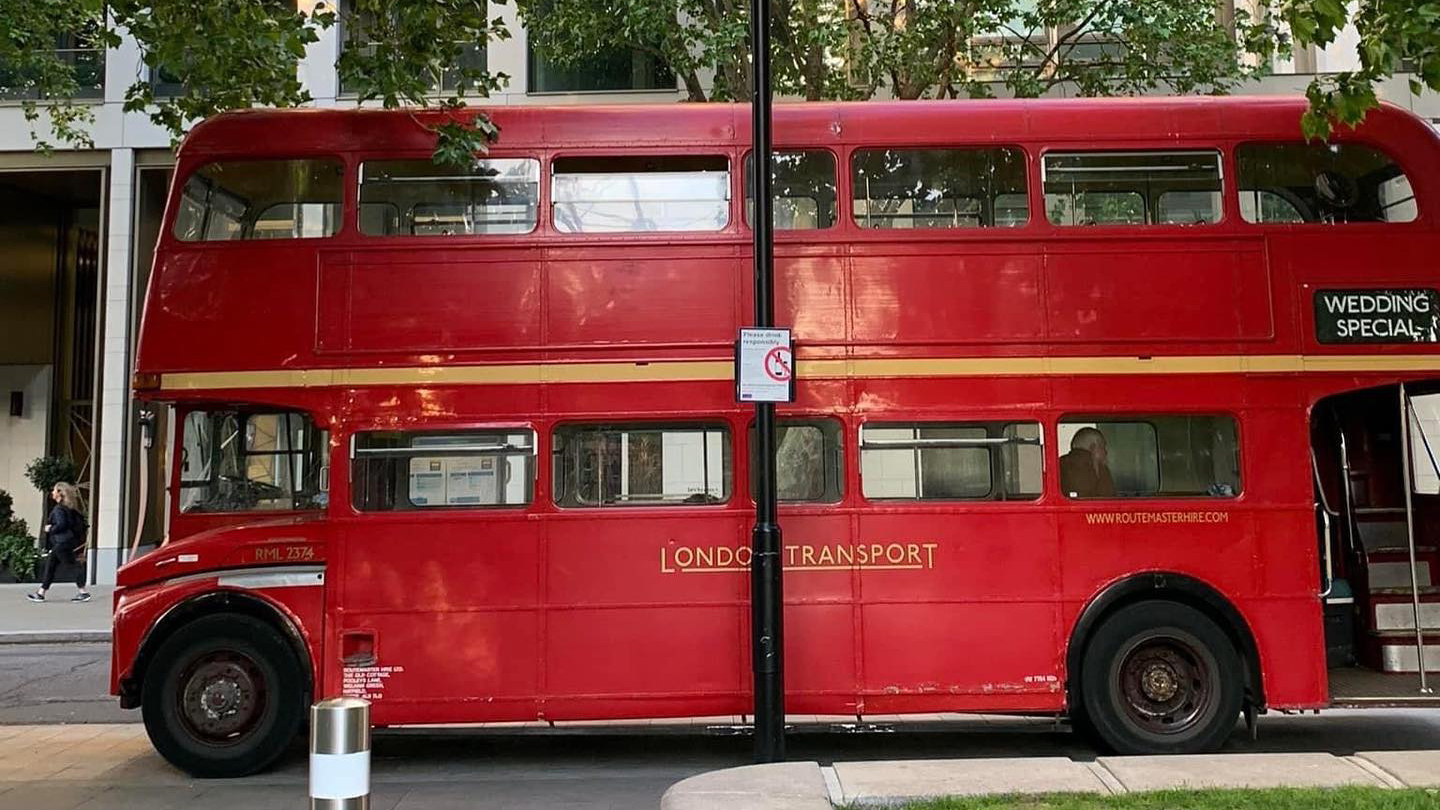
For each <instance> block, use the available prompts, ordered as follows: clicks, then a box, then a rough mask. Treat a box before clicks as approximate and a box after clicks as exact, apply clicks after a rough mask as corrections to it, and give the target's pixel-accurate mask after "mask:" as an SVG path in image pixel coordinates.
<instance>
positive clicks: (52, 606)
mask: <svg viewBox="0 0 1440 810" xmlns="http://www.w3.org/2000/svg"><path fill="white" fill-rule="evenodd" d="M39 587H40V586H38V585H36V584H34V583H33V582H32V583H28V584H24V583H22V584H16V585H0V644H27V643H29V644H66V643H73V642H81V641H109V640H110V609H111V607H112V604H111V603H112V602H113V601H114V600H113V592H114V590H115V589H114V588H113V587H112V586H110V585H92V586H90V587H89V588H88V589H87V590H89V591H90V594H91V596H92V597H93V598H92V599H91V600H90V601H89V602H84V603H75V602H71V601H70V597H72V596H74V595H75V583H73V582H57V583H55V585H54V586H53V587H52V588H51V589H50V592H49V593H48V594H46V597H45V601H44V602H39V603H36V602H31V601H29V600H27V599H26V598H25V594H27V593H30V592H31V591H35V590H38V589H39Z"/></svg>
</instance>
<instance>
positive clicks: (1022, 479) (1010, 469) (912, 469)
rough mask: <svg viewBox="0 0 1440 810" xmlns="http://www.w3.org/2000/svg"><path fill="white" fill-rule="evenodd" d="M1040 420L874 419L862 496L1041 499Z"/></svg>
mask: <svg viewBox="0 0 1440 810" xmlns="http://www.w3.org/2000/svg"><path fill="white" fill-rule="evenodd" d="M1040 435H1041V434H1040V425H1039V423H1036V422H921V423H900V424H894V423H892V424H886V423H871V424H866V425H864V426H863V427H862V428H861V429H860V480H861V485H860V489H861V494H863V495H864V496H865V497H866V498H868V499H870V500H922V501H925V500H948V501H956V500H967V501H968V500H1020V501H1033V500H1035V499H1036V498H1039V497H1040V492H1041V489H1042V487H1041V481H1042V469H1043V463H1044V462H1043V460H1042V455H1041V452H1040V446H1041V439H1040Z"/></svg>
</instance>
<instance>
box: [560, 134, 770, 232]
mask: <svg viewBox="0 0 1440 810" xmlns="http://www.w3.org/2000/svg"><path fill="white" fill-rule="evenodd" d="M612 157H614V158H627V159H642V158H664V157H679V158H703V157H723V158H724V159H725V161H726V166H727V169H726V172H727V174H728V177H727V179H726V183H725V193H726V195H727V196H726V208H725V210H726V223H725V227H723V228H719V229H716V230H707V231H693V230H690V231H568V230H562V229H561V228H560V227H559V226H558V225H557V224H556V221H555V178H556V177H557V174H556V172H555V164H557V163H559V162H560V161H563V160H569V159H577V158H579V159H593V158H612ZM738 159H739V157H738V154H737V151H736V149H735V148H733V147H731V146H729V145H724V144H722V145H718V146H716V147H715V148H714V149H707V150H706V151H704V152H700V153H693V154H686V153H685V152H683V151H679V150H678V148H677V147H668V148H667V147H644V148H637V149H624V148H617V147H584V148H574V149H562V150H559V151H555V152H548V153H546V155H545V157H544V158H543V160H542V161H541V167H540V207H541V213H540V230H543V231H544V233H545V234H546V236H547V237H549V238H550V239H554V240H577V241H589V242H601V241H622V242H632V241H634V240H643V241H662V242H674V241H697V242H706V241H714V240H717V239H726V241H728V238H727V237H733V236H734V235H735V234H737V233H740V227H741V224H740V223H741V221H742V220H743V219H744V201H743V199H742V197H743V189H739V185H737V179H736V172H735V166H736V165H737V160H738ZM741 182H742V183H743V181H741ZM538 232H539V231H537V233H538Z"/></svg>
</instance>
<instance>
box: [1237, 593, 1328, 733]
mask: <svg viewBox="0 0 1440 810" xmlns="http://www.w3.org/2000/svg"><path fill="white" fill-rule="evenodd" d="M1236 604H1237V607H1239V608H1240V613H1241V615H1242V616H1244V617H1245V620H1246V621H1247V622H1248V623H1249V624H1250V630H1251V632H1252V633H1254V635H1255V645H1256V647H1257V648H1258V649H1259V652H1260V674H1261V677H1262V678H1263V679H1264V684H1265V703H1266V705H1268V706H1270V707H1272V708H1277V709H1317V708H1320V707H1321V706H1324V705H1325V703H1326V672H1325V631H1324V627H1323V626H1322V624H1321V619H1320V610H1319V606H1318V603H1317V601H1316V599H1315V597H1314V596H1305V597H1288V598H1267V599H1250V600H1246V599H1241V600H1237V602H1236Z"/></svg>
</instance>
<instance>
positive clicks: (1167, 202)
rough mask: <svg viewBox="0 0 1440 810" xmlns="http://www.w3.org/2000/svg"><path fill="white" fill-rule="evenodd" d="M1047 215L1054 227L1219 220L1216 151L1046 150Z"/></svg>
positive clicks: (1190, 223) (1206, 222) (1193, 222)
mask: <svg viewBox="0 0 1440 810" xmlns="http://www.w3.org/2000/svg"><path fill="white" fill-rule="evenodd" d="M1044 176H1045V213H1046V215H1047V216H1048V217H1049V219H1050V222H1051V223H1053V224H1055V225H1066V226H1069V225H1204V224H1208V223H1212V222H1219V221H1220V153H1219V152H1217V151H1215V150H1211V149H1206V150H1203V151H1201V150H1197V151H1184V152H1050V153H1047V154H1046V155H1045V160H1044Z"/></svg>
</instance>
